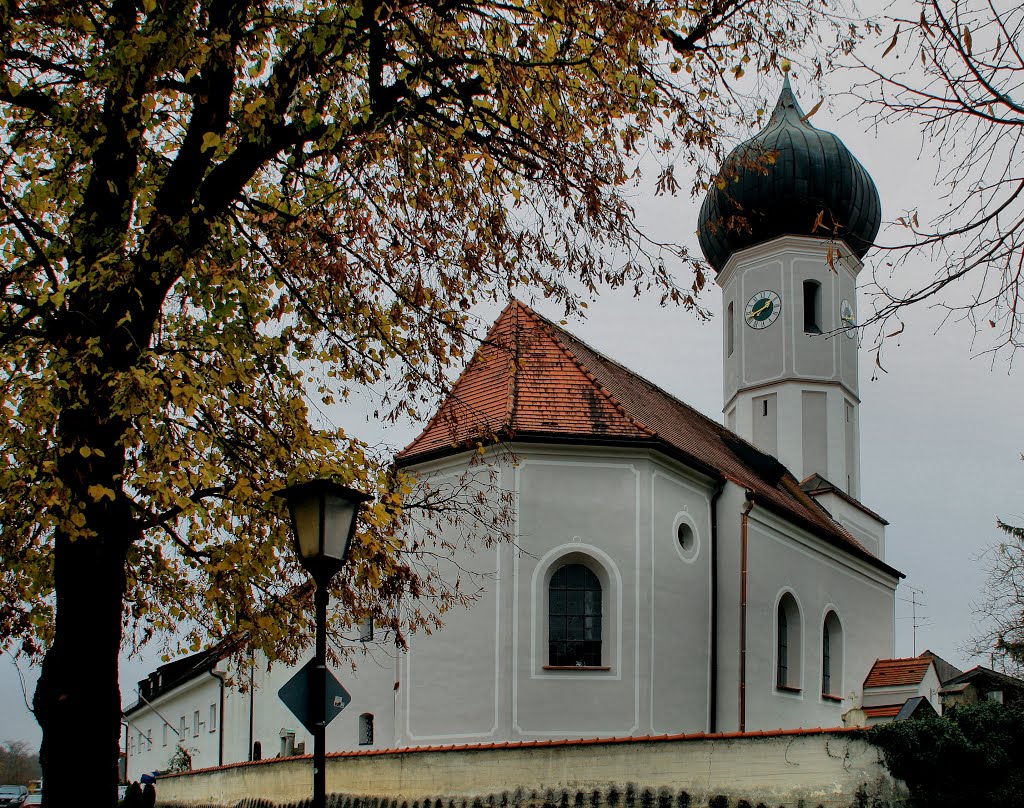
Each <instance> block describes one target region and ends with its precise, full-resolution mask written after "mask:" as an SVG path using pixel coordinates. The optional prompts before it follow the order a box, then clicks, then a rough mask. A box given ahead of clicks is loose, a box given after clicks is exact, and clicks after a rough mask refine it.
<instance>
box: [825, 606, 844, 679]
mask: <svg viewBox="0 0 1024 808" xmlns="http://www.w3.org/2000/svg"><path fill="white" fill-rule="evenodd" d="M842 692H843V626H842V623H840V622H839V616H838V615H837V614H836V613H835V612H832V611H830V612H829V613H828V614H827V615H825V622H824V624H823V625H822V627H821V693H822V695H823V696H830V697H832V698H839V697H840V694H841V693H842Z"/></svg>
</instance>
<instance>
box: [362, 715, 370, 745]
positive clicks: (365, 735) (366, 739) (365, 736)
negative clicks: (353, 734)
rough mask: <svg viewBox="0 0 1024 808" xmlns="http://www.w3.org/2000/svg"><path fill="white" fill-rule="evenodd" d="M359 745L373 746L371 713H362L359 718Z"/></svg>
mask: <svg viewBox="0 0 1024 808" xmlns="http://www.w3.org/2000/svg"><path fill="white" fill-rule="evenodd" d="M359 745H360V746H372V745H373V713H363V714H362V715H361V716H359Z"/></svg>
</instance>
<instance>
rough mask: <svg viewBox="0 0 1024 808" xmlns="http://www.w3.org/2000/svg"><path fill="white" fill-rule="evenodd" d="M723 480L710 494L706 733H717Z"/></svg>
mask: <svg viewBox="0 0 1024 808" xmlns="http://www.w3.org/2000/svg"><path fill="white" fill-rule="evenodd" d="M724 490H725V478H722V479H721V480H719V482H718V484H717V485H716V486H715V490H714V491H713V492H712V493H711V648H710V649H708V656H709V657H710V659H709V664H710V667H711V681H710V683H709V685H710V687H709V688H708V732H717V731H718V498H719V497H720V496H722V492H723V491H724Z"/></svg>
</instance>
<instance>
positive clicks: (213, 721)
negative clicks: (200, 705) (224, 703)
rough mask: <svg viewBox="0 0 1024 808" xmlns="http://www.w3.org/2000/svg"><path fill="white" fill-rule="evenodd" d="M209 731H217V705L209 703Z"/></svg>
mask: <svg viewBox="0 0 1024 808" xmlns="http://www.w3.org/2000/svg"><path fill="white" fill-rule="evenodd" d="M209 729H210V732H216V731H217V705H216V704H211V705H210V721H209Z"/></svg>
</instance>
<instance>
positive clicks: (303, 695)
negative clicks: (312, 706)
mask: <svg viewBox="0 0 1024 808" xmlns="http://www.w3.org/2000/svg"><path fill="white" fill-rule="evenodd" d="M315 668H316V660H314V659H311V660H309V662H307V663H306V664H305V665H303V666H302V667H301V668H300V669H299V671H298V673H296V674H295V675H294V676H293V677H292V678H291V679H289V680H288V681H287V682H285V684H284V686H283V687H282V688H281V689H280V690H278V691H277V696H278V698H280V699H281V701H283V702H284V705H285V707H287V708H288V709H289V710H291V711H292V713H293V714H294V715H295V717H296V718H297V719H299V721H301V722H302V726H304V727H305V728H306V729H307V730H308V731H309V733H310V734H312V733H313V730H314V726H313V724H314V723H315V722H314V720H313V717H312V716H310V715H309V691H310V689H311V688H312V682H313V670H314V669H315ZM326 674H327V676H326V678H327V687H326V688H325V690H326V691H327V692H326V697H327V708H326V711H325V715H326V718H327V723H328V724H330V723H331V722H332V721H333V720H334V719H335V718H337V717H338V713H340V712H341V711H342V710H344V709H345V708H346V707H348V703H349V702H350V701H352V697H351V696H350V695H349V694H348V691H347V690H345V688H343V687H342V686H341V682H339V681H338V680H337V679H336V678H335V676H334V674H333V673H331V671H330V669H329V668H328V669H327V671H326Z"/></svg>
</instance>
